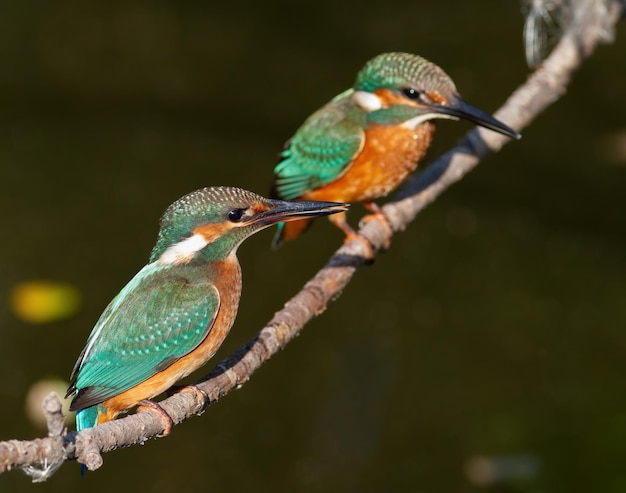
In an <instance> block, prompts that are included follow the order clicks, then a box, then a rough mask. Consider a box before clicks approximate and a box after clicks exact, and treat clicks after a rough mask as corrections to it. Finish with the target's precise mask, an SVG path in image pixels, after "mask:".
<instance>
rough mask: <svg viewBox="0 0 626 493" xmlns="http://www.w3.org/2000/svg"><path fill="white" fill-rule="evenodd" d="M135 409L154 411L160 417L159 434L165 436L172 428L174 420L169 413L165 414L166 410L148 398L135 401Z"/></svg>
mask: <svg viewBox="0 0 626 493" xmlns="http://www.w3.org/2000/svg"><path fill="white" fill-rule="evenodd" d="M137 411H138V412H140V411H150V412H151V413H154V414H156V415H157V416H159V417H160V418H161V420H162V421H163V433H162V434H161V436H163V437H166V436H167V435H169V434H170V433H171V432H172V428H173V427H174V420H173V419H172V417H171V416H170V415H169V414H167V411H166V410H165V409H163V408H162V407H161V406H160V405H159V404H157V403H156V402H154V401H151V400H148V399H143V400H141V401H139V402H138V403H137Z"/></svg>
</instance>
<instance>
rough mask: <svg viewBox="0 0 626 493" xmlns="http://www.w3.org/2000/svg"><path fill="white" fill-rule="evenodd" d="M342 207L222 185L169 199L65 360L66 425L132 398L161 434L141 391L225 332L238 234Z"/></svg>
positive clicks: (162, 384)
mask: <svg viewBox="0 0 626 493" xmlns="http://www.w3.org/2000/svg"><path fill="white" fill-rule="evenodd" d="M346 208H347V205H346V204H340V203H334V202H332V203H331V202H306V201H303V202H285V201H282V200H272V199H266V198H263V197H261V196H259V195H256V194H255V193H252V192H249V191H246V190H242V189H239V188H231V187H211V188H204V189H201V190H197V191H195V192H192V193H190V194H188V195H186V196H184V197H182V198H181V199H179V200H177V201H176V202H174V203H173V204H172V205H171V206H170V207H169V208H168V209H167V210H166V211H165V213H164V215H163V217H162V218H161V225H160V230H159V234H158V238H157V242H156V245H155V247H154V248H153V250H152V254H151V255H150V260H149V263H148V264H147V265H146V266H145V267H143V268H142V269H141V270H140V271H139V272H138V273H137V275H135V277H133V278H132V279H131V281H130V282H129V283H128V284H127V285H126V286H125V287H124V288H123V289H122V290H121V291H120V293H119V294H118V295H117V296H116V297H115V298H114V299H113V301H111V303H110V304H109V305H108V306H107V308H106V309H105V310H104V312H103V313H102V315H101V316H100V319H99V320H98V322H97V323H96V325H95V327H94V328H93V330H92V332H91V335H90V336H89V338H88V340H87V344H86V346H85V348H84V349H83V351H82V353H81V354H80V356H79V357H78V361H77V362H76V364H75V366H74V369H73V371H72V375H71V377H70V380H71V383H70V387H69V389H68V391H67V395H66V396H65V397H66V398H67V397H69V396H70V395H72V394H74V398H73V400H72V402H71V405H70V410H71V411H76V429H77V430H78V431H80V430H83V429H85V428H90V427H93V426H96V425H98V424H101V423H104V422H107V421H110V420H112V419H115V418H116V417H117V416H118V415H119V414H120V413H121V412H124V411H127V410H129V409H131V408H133V407H135V406H137V405H139V406H140V407H145V408H146V409H148V410H155V411H156V412H157V413H158V414H159V415H160V416H161V417H162V418H163V420H164V422H165V424H164V428H165V432H164V434H168V433H169V431H170V429H171V426H172V424H173V423H172V421H171V418H169V417H168V416H167V413H165V411H164V410H163V409H162V408H160V406H159V405H158V404H156V403H155V402H153V401H151V400H150V399H152V398H153V397H155V396H157V395H159V394H161V393H162V392H164V391H166V390H168V389H170V388H171V387H172V386H173V385H174V384H175V383H176V382H177V381H178V380H180V379H182V378H183V377H185V376H187V375H189V374H190V373H191V372H193V371H195V370H196V369H198V368H199V367H200V366H202V365H204V364H205V363H206V362H207V361H208V360H209V359H210V358H211V357H212V356H213V355H214V354H215V352H216V351H217V349H218V348H219V347H220V345H221V344H222V342H223V341H224V338H225V337H226V335H227V334H228V332H229V331H230V328H231V326H232V324H233V322H234V320H235V315H236V314H237V308H238V305H239V299H240V296H241V268H240V266H239V261H238V260H237V255H236V254H237V248H238V247H239V245H240V244H241V242H242V241H243V240H245V239H246V238H248V237H249V236H251V235H253V234H254V233H256V232H258V231H260V230H262V229H264V228H266V227H268V226H271V225H273V224H276V223H278V222H280V221H292V220H296V219H302V218H306V217H313V216H321V215H327V214H334V213H338V212H343V211H345V210H346ZM196 390H197V389H196ZM168 418H169V420H168Z"/></svg>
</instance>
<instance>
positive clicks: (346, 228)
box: [328, 212, 374, 261]
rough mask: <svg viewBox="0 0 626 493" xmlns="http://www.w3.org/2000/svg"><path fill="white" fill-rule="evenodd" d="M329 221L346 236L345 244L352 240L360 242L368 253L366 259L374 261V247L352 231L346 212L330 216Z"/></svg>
mask: <svg viewBox="0 0 626 493" xmlns="http://www.w3.org/2000/svg"><path fill="white" fill-rule="evenodd" d="M328 219H330V222H332V223H333V224H334V225H335V226H337V227H338V228H339V229H341V230H342V231H343V232H344V233H345V234H346V239H345V240H344V243H348V242H349V241H352V240H356V241H358V242H359V243H361V245H363V246H364V247H365V250H366V251H367V253H366V254H365V259H366V260H369V261H371V260H374V248H373V247H372V244H371V243H370V242H369V241H368V240H367V239H366V238H363V237H362V236H361V235H360V234H359V233H357V232H356V231H354V229H352V227H351V226H350V225H349V224H348V221H347V220H346V213H345V212H340V213H339V214H334V215H332V216H329V218H328Z"/></svg>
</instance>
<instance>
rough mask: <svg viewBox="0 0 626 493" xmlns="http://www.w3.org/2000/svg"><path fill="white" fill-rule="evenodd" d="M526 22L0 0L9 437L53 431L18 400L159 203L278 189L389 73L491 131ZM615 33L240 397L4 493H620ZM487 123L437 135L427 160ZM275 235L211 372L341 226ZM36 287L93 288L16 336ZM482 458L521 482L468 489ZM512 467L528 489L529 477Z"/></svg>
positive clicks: (7, 483) (625, 171)
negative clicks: (365, 90)
mask: <svg viewBox="0 0 626 493" xmlns="http://www.w3.org/2000/svg"><path fill="white" fill-rule="evenodd" d="M476 9H479V10H476ZM522 23H523V18H522V15H521V13H520V10H519V6H518V4H517V3H516V2H502V1H500V0H498V1H495V0H490V1H485V2H441V1H435V0H430V1H421V2H416V1H411V2H408V1H400V0H396V1H387V2H369V1H361V2H337V1H332V2H331V1H318V2H316V3H315V4H301V3H298V2H278V1H267V2H251V1H250V2H241V3H239V2H227V3H223V4H220V5H213V3H212V2H173V1H171V2H164V1H158V2H142V1H128V2H108V3H106V4H105V3H104V2H103V3H102V4H100V5H96V4H90V3H85V2H81V1H78V0H68V1H64V2H55V3H54V4H51V3H48V2H41V1H37V2H13V3H12V4H7V5H4V6H3V7H2V13H1V15H0V207H1V211H2V216H1V218H0V231H1V236H0V237H1V238H2V241H1V242H0V295H1V297H0V324H1V326H0V379H1V380H0V381H1V382H2V383H1V384H0V402H1V403H2V405H1V406H0V439H10V438H21V439H26V438H34V437H37V436H41V435H42V434H44V433H45V431H44V430H41V429H38V428H36V427H35V426H34V425H32V424H31V423H30V422H29V421H28V420H27V418H25V415H24V399H25V396H26V392H27V389H28V388H29V386H30V385H32V384H33V383H34V382H36V381H38V380H40V379H42V378H44V377H49V376H57V377H62V378H67V377H68V376H69V373H70V370H71V368H72V365H73V364H74V361H75V359H76V357H77V355H78V353H79V351H80V349H81V348H82V346H83V344H84V342H85V340H86V338H87V335H88V333H89V331H90V330H91V328H92V326H93V324H94V323H95V321H96V319H97V317H98V316H99V314H100V313H101V311H102V309H103V308H104V307H105V305H106V304H107V303H108V302H109V301H110V299H111V298H112V297H113V296H114V295H115V294H116V293H117V292H118V290H119V289H120V288H121V287H122V286H123V285H124V284H125V283H126V282H127V281H128V280H129V279H130V278H131V277H132V276H133V275H134V273H135V272H136V271H137V270H138V269H139V268H140V267H141V266H142V265H143V264H144V263H145V261H146V259H147V256H148V254H149V252H150V249H151V248H152V245H153V243H154V240H155V238H156V233H157V226H158V219H159V217H160V214H161V213H162V211H163V210H164V209H165V207H167V205H169V204H170V203H171V202H173V201H174V200H175V199H177V198H178V197H180V196H181V195H183V194H185V193H187V192H189V191H191V190H194V189H197V188H200V187H202V186H205V185H218V184H220V185H238V186H241V187H244V188H248V189H252V190H254V191H257V192H260V193H265V192H266V191H267V190H268V187H269V183H270V180H271V170H272V167H273V165H274V163H275V160H276V155H277V153H278V152H279V150H280V149H281V146H282V144H283V142H284V141H285V140H286V139H287V138H288V137H290V135H291V133H292V132H293V131H294V130H295V129H296V128H297V127H298V126H299V124H300V123H301V122H302V121H303V119H304V118H305V117H306V116H307V115H308V114H310V113H311V112H312V111H313V110H315V109H316V108H318V107H319V106H320V105H322V104H323V103H325V102H326V101H327V100H328V99H330V98H331V97H333V96H334V95H335V94H337V93H339V92H341V91H342V90H344V89H345V88H347V87H348V86H350V85H351V84H352V81H353V79H354V76H355V74H356V72H357V70H358V69H359V68H360V67H361V66H362V64H363V63H364V62H365V61H366V60H367V59H369V58H371V57H372V56H374V55H376V54H378V53H381V52H384V51H390V50H402V51H409V52H414V53H419V54H421V55H423V56H425V57H427V58H429V59H431V60H432V61H435V62H436V63H438V64H440V65H441V66H442V67H443V68H444V69H445V70H446V71H447V72H448V73H449V74H450V76H451V77H452V78H453V79H454V80H455V82H456V83H457V86H458V88H459V90H460V91H461V94H462V95H463V97H464V98H465V99H466V100H468V101H470V102H471V103H473V104H475V105H477V106H479V107H481V108H483V109H485V110H487V111H493V110H495V109H496V108H497V107H498V105H500V104H501V103H502V102H503V100H504V98H506V97H507V95H508V94H509V93H510V92H511V91H512V90H513V89H514V88H516V87H517V86H518V85H519V84H520V83H522V82H523V81H524V80H525V78H526V76H527V73H528V69H527V68H526V66H525V63H524V57H523V50H522ZM621 28H622V30H623V28H624V26H623V25H622V26H621ZM619 34H620V33H619V32H618V39H617V41H616V43H615V44H614V45H611V46H603V47H601V48H600V49H599V50H598V52H597V53H596V54H595V55H594V57H593V58H592V59H591V60H589V61H588V62H587V63H586V64H585V65H584V67H583V68H582V70H581V71H580V72H579V73H577V74H576V77H575V80H574V82H573V84H572V85H571V87H570V88H569V90H568V93H567V94H566V95H565V97H564V98H563V99H562V100H561V101H559V102H558V103H557V104H556V105H555V106H554V107H552V108H550V109H549V111H548V112H547V113H546V114H545V115H542V116H541V117H540V118H539V119H538V120H537V121H536V122H535V123H534V124H533V125H532V127H530V128H528V129H527V130H525V131H524V138H523V139H522V140H521V141H520V142H515V143H513V144H511V145H509V146H507V147H506V148H505V149H504V150H503V151H502V152H501V153H499V154H498V155H496V156H493V157H491V158H489V159H488V160H486V161H485V162H484V163H483V164H481V166H480V167H479V168H478V169H477V170H476V171H474V172H472V173H471V174H470V175H469V176H467V177H466V178H465V179H464V180H463V181H462V182H461V183H460V184H458V185H456V186H454V187H453V188H452V189H450V190H449V191H448V192H446V193H445V194H444V196H443V197H441V198H440V199H439V200H437V201H436V202H435V203H434V204H433V205H432V206H430V207H429V208H428V209H427V210H426V211H425V212H424V213H423V214H421V215H420V216H419V217H418V218H417V220H416V221H415V223H413V224H412V225H411V227H410V228H409V229H408V230H407V231H406V232H405V233H403V234H401V235H399V236H398V237H397V238H396V239H395V240H394V244H393V246H392V248H391V250H390V251H389V252H388V253H387V254H384V255H381V256H379V258H377V260H376V263H375V265H374V266H372V267H368V268H364V269H362V270H360V271H359V272H358V273H357V275H356V277H355V279H354V281H353V282H352V284H351V285H350V286H349V287H348V288H347V289H346V290H345V292H344V293H343V295H342V296H341V298H340V299H339V300H338V301H337V302H336V303H334V304H333V305H332V306H331V307H330V308H329V310H328V311H327V312H326V313H325V314H324V315H323V316H322V317H320V318H319V319H317V320H315V321H314V322H313V323H311V324H310V325H309V326H307V327H306V329H305V330H304V332H303V334H302V335H301V336H300V337H299V338H298V339H297V340H295V341H294V342H293V343H292V344H290V345H289V347H288V348H287V349H286V350H285V351H283V352H282V353H281V354H280V355H278V356H277V357H276V358H274V359H273V360H272V361H270V362H269V363H268V364H267V365H265V366H264V367H263V369H262V370H261V371H260V372H258V374H256V375H255V376H254V378H253V379H252V380H251V381H250V382H249V383H248V384H246V385H245V386H244V387H243V388H242V389H241V390H240V391H237V392H234V393H233V394H231V395H229V396H228V397H226V398H225V399H223V400H222V401H221V402H219V403H218V404H217V405H215V406H213V407H211V408H210V409H208V410H207V412H206V413H205V414H204V415H203V416H202V417H200V418H195V419H192V420H191V421H189V422H187V423H186V424H184V425H182V426H180V427H177V428H176V429H175V430H174V432H173V434H172V435H171V436H170V437H168V438H166V439H162V440H158V441H150V442H149V443H147V444H146V445H145V446H144V447H134V448H132V449H127V450H121V451H117V452H115V453H111V454H107V455H105V457H104V460H105V463H104V467H103V468H102V469H101V470H99V471H97V472H95V473H91V474H88V475H87V477H86V478H85V479H83V480H82V481H80V480H79V474H78V471H79V467H78V465H77V464H75V463H68V464H65V465H64V466H63V467H62V469H61V470H60V471H59V472H58V473H57V474H56V475H55V476H54V477H53V478H52V479H51V480H50V481H49V482H48V483H46V484H44V485H39V486H36V485H31V484H30V483H29V479H28V478H27V477H26V476H24V475H23V474H22V473H21V472H12V473H10V474H6V475H2V476H0V490H2V491H11V492H13V491H31V490H33V491H35V490H37V491H50V492H52V491H54V492H57V491H58V492H61V491H74V490H76V491H78V488H80V489H81V490H83V491H90V492H92V493H97V492H104V491H112V490H113V491H115V490H123V491H142V492H171V491H180V492H187V491H212V492H217V491H258V492H263V491H285V492H292V491H298V492H335V491H337V492H339V491H341V492H345V491H355V492H356V491H358V492H379V491H394V492H408V491H419V492H430V491H446V492H448V491H450V492H463V491H503V492H517V491H524V492H526V491H529V492H547V491H550V492H557V491H559V492H560V491H563V492H575V491H580V492H588V491H604V492H620V491H624V490H626V467H625V466H624V464H625V463H626V411H625V410H624V408H625V406H626V393H625V391H624V377H623V375H624V371H625V370H626V363H625V357H626V334H625V332H626V331H625V329H626V327H625V321H626V282H625V280H624V271H625V269H626V256H625V254H624V249H625V246H626V224H625V221H624V205H625V202H626V199H625V192H626V166H625V165H626V156H625V155H624V151H622V154H621V156H620V155H619V153H617V152H616V151H615V149H614V147H615V146H614V145H615V142H616V141H617V139H618V138H619V136H620V135H621V140H622V142H624V140H626V123H625V118H624V117H625V115H626V64H625V63H624V62H625V60H626V44H625V41H624V37H623V36H621V37H620V36H619ZM621 34H623V33H621ZM470 128H471V127H470V125H469V124H468V123H454V122H448V121H444V122H441V124H440V125H439V129H438V132H437V136H436V138H435V144H434V146H433V148H432V150H431V152H430V153H429V155H428V158H427V160H426V161H427V162H428V161H430V160H432V159H433V158H434V157H435V156H436V155H437V154H438V153H440V152H442V151H444V150H446V149H447V148H449V147H450V146H452V145H453V144H454V143H455V141H456V140H457V139H458V138H459V137H460V136H461V135H462V134H463V133H464V132H466V131H467V130H469V129H470ZM622 145H626V144H622ZM361 212H362V209H361V208H360V207H355V208H353V211H352V213H351V219H352V220H353V221H354V222H356V220H357V219H358V217H359V216H360V214H361ZM271 234H272V233H271V232H264V233H262V234H259V235H257V236H256V237H255V238H253V239H251V240H249V241H248V242H246V244H244V245H243V246H242V248H241V250H240V259H241V263H242V267H243V272H244V295H243V298H242V301H241V307H240V315H239V318H238V320H237V322H236V324H235V327H234V328H233V331H232V333H231V335H230V337H229V339H228V340H227V343H226V344H225V345H224V347H223V349H222V350H221V351H220V353H219V354H218V358H220V357H224V356H226V355H227V354H228V353H229V352H230V351H232V350H233V349H235V348H236V347H238V346H239V345H241V344H242V343H243V342H244V341H246V340H247V339H249V338H250V337H251V336H252V335H253V334H254V333H255V332H256V331H257V330H258V329H259V328H261V327H262V326H263V324H264V323H265V322H266V321H267V320H269V318H270V317H271V315H272V314H273V313H274V311H276V310H277V309H279V308H281V307H282V304H283V303H284V301H286V300H287V299H288V298H289V297H290V296H291V295H292V294H293V293H295V292H296V290H297V289H298V288H299V287H300V286H301V285H302V284H303V283H304V281H305V280H306V279H308V277H309V276H311V275H312V274H313V273H314V272H315V271H316V270H317V269H318V268H319V267H320V266H321V265H323V263H324V262H325V260H326V259H327V257H328V255H329V254H330V253H331V252H332V251H334V249H335V248H336V247H337V246H338V245H339V244H340V242H341V235H340V233H339V232H338V231H336V230H335V229H334V228H332V227H331V226H330V225H329V224H328V222H327V221H319V222H318V224H316V226H315V228H313V229H312V230H311V231H310V232H309V233H307V235H306V236H305V237H303V238H302V239H301V240H300V241H298V242H296V243H293V244H289V245H287V246H285V247H284V248H283V249H282V250H280V251H279V252H272V251H271V250H270V248H269V243H270V239H271ZM33 278H35V279H36V278H46V279H56V280H62V281H69V282H71V283H73V284H75V285H76V286H77V287H78V288H79V289H80V291H81V293H82V296H83V299H84V304H83V308H82V310H81V311H80V312H79V313H78V314H77V315H76V316H75V317H74V318H71V319H69V320H67V321H63V322H57V323H53V324H49V325H44V326H32V325H28V324H26V323H24V322H20V321H19V320H17V319H16V318H15V317H14V316H13V315H11V314H10V312H9V309H8V304H7V298H8V293H9V291H10V289H11V288H12V287H13V286H14V285H15V284H16V283H18V282H20V281H23V280H29V279H33ZM477 457H487V458H490V459H493V461H494V462H493V464H495V466H496V469H497V470H498V471H499V473H500V474H502V475H503V476H504V479H502V480H501V481H496V482H494V483H492V484H491V485H490V486H486V487H480V486H477V485H475V484H473V483H472V482H471V481H469V480H468V476H467V475H466V473H465V468H466V466H467V464H468V461H469V462H471V461H472V460H473V459H476V458H477ZM503 460H504V463H505V465H506V463H509V462H512V463H514V464H517V465H518V466H520V465H521V466H523V465H524V464H531V465H534V467H531V468H530V469H531V471H530V474H527V475H526V477H525V478H521V479H520V478H515V477H514V476H515V474H513V475H511V474H508V475H507V473H506V468H505V467H504V466H502V464H503ZM506 461H509V462H506ZM498 464H500V465H501V466H502V467H500V468H499V469H498V467H499V466H498Z"/></svg>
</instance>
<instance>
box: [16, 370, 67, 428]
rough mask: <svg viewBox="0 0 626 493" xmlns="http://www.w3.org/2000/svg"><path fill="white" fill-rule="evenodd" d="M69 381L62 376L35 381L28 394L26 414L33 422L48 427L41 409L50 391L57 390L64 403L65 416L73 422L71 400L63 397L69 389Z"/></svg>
mask: <svg viewBox="0 0 626 493" xmlns="http://www.w3.org/2000/svg"><path fill="white" fill-rule="evenodd" d="M68 385H69V384H68V383H67V382H66V381H64V380H61V379H60V378H50V379H48V380H40V381H39V382H35V383H34V384H33V385H31V387H30V388H29V389H28V394H27V395H26V415H27V416H28V417H29V418H30V420H31V421H32V422H33V424H35V425H37V426H39V427H41V428H46V418H45V416H44V414H43V411H42V409H41V405H42V404H43V400H44V398H45V397H46V396H47V395H48V394H49V393H50V392H55V393H56V394H57V395H58V396H59V399H61V403H62V404H63V408H62V412H63V416H65V422H66V423H71V422H72V421H73V419H74V413H70V412H69V407H70V401H69V399H63V396H64V395H65V392H66V391H67V387H68Z"/></svg>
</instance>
